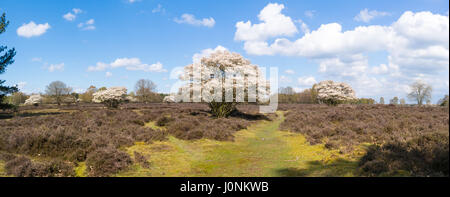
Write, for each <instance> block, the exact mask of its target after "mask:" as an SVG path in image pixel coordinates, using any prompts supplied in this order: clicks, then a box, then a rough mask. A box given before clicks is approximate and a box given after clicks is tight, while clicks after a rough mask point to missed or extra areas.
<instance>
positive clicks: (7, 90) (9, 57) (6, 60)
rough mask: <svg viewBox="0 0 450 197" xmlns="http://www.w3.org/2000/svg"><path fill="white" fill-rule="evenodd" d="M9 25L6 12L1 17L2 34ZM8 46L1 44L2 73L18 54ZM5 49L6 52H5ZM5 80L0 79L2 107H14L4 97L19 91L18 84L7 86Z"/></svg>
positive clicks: (0, 103)
mask: <svg viewBox="0 0 450 197" xmlns="http://www.w3.org/2000/svg"><path fill="white" fill-rule="evenodd" d="M8 25H9V21H7V20H6V16H5V13H3V14H2V16H1V17H0V34H2V33H3V32H5V31H6V27H7V26H8ZM7 49H8V47H7V46H2V45H0V74H3V73H4V72H5V71H6V67H7V66H8V65H10V64H12V63H14V59H13V58H14V56H15V55H16V50H15V49H14V48H12V49H9V50H7ZM3 51H5V53H3ZM4 83H5V80H1V79H0V109H7V108H11V107H13V105H11V104H7V103H3V102H4V98H5V97H6V95H8V94H12V93H14V92H17V91H19V89H18V88H17V87H16V86H6V85H3V84H4Z"/></svg>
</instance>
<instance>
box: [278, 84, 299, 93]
mask: <svg viewBox="0 0 450 197" xmlns="http://www.w3.org/2000/svg"><path fill="white" fill-rule="evenodd" d="M279 92H280V94H288V95H291V94H295V91H294V89H293V88H292V87H290V86H288V87H285V88H280V91H279Z"/></svg>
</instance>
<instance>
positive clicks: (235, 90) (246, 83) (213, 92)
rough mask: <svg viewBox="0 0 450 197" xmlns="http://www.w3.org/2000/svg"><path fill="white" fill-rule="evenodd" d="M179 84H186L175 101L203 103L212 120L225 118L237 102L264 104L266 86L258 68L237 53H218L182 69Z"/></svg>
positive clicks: (219, 51)
mask: <svg viewBox="0 0 450 197" xmlns="http://www.w3.org/2000/svg"><path fill="white" fill-rule="evenodd" d="M180 79H181V80H184V81H188V83H186V84H184V86H182V88H180V89H181V91H180V92H181V94H182V96H181V97H182V98H180V95H177V101H179V100H182V101H183V102H205V103H208V105H209V107H210V108H211V113H212V114H213V115H215V116H216V117H227V116H229V115H230V114H231V113H232V112H233V111H234V110H235V109H236V105H237V104H238V103H239V102H265V101H266V100H267V99H268V96H267V92H268V90H267V89H268V83H267V82H266V80H265V79H264V74H263V72H262V71H261V69H259V67H258V66H256V65H252V64H251V63H250V61H249V60H247V59H245V58H243V57H242V56H241V55H239V54H237V53H230V52H229V51H227V50H218V51H216V52H214V53H212V54H211V55H209V56H208V57H204V58H202V59H201V61H200V62H194V63H193V64H190V65H187V66H186V67H184V72H183V74H182V75H181V76H180Z"/></svg>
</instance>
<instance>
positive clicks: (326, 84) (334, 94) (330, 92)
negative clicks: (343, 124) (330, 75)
mask: <svg viewBox="0 0 450 197" xmlns="http://www.w3.org/2000/svg"><path fill="white" fill-rule="evenodd" d="M313 89H314V90H315V91H317V99H318V100H319V102H321V103H326V104H328V105H337V104H340V103H344V102H350V101H354V100H356V99H357V98H356V96H355V91H354V90H353V89H352V87H350V86H349V85H348V84H346V83H337V82H333V81H330V80H329V81H322V82H320V83H318V84H315V85H314V86H313Z"/></svg>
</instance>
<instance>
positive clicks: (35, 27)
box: [17, 21, 50, 38]
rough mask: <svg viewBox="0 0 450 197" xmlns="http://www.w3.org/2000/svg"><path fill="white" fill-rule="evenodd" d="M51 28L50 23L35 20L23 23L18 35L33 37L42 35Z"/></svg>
mask: <svg viewBox="0 0 450 197" xmlns="http://www.w3.org/2000/svg"><path fill="white" fill-rule="evenodd" d="M48 29H50V25H49V24H48V23H45V24H36V23H34V22H33V21H31V22H29V23H28V24H23V25H22V26H20V27H19V28H18V29H17V35H19V36H22V37H25V38H31V37H33V36H41V35H42V34H44V33H45V32H47V30H48Z"/></svg>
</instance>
